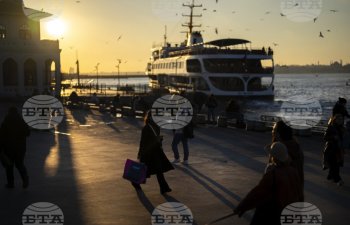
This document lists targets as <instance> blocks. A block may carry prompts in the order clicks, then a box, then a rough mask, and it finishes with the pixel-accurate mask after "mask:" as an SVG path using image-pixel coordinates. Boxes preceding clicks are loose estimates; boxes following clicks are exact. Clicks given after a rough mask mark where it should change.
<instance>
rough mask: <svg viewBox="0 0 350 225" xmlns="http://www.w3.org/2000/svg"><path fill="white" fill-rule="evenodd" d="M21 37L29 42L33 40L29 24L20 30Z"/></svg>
mask: <svg viewBox="0 0 350 225" xmlns="http://www.w3.org/2000/svg"><path fill="white" fill-rule="evenodd" d="M19 37H20V38H21V39H24V40H29V39H31V38H32V33H31V32H30V28H29V26H28V25H27V24H25V25H22V26H21V27H20V28H19Z"/></svg>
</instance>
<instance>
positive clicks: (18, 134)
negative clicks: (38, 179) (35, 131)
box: [0, 107, 30, 188]
mask: <svg viewBox="0 0 350 225" xmlns="http://www.w3.org/2000/svg"><path fill="white" fill-rule="evenodd" d="M29 134H30V130H29V128H28V126H27V124H26V123H25V122H24V120H23V119H22V117H21V115H20V114H19V113H18V111H17V108H16V107H10V108H9V111H8V114H7V115H6V117H5V119H4V121H3V122H2V124H1V127H0V136H1V139H2V145H3V146H2V147H3V151H4V154H5V155H6V156H7V158H8V160H9V162H8V163H7V165H5V168H6V175H7V185H6V187H7V188H13V187H14V174H13V169H14V166H16V168H17V170H18V172H19V173H20V175H21V177H22V180H23V187H24V188H27V187H28V185H29V178H28V174H27V169H26V167H25V165H24V157H25V153H26V138H27V136H29Z"/></svg>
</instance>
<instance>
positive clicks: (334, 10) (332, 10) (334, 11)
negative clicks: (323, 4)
mask: <svg viewBox="0 0 350 225" xmlns="http://www.w3.org/2000/svg"><path fill="white" fill-rule="evenodd" d="M329 11H331V12H333V13H336V12H339V11H338V10H336V9H331V10H329Z"/></svg>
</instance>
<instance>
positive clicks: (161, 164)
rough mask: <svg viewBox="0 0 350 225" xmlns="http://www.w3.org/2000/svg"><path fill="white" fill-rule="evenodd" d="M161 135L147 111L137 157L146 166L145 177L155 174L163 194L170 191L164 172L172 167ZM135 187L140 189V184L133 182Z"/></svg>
mask: <svg viewBox="0 0 350 225" xmlns="http://www.w3.org/2000/svg"><path fill="white" fill-rule="evenodd" d="M162 139H163V138H162V136H160V128H159V127H158V126H157V124H156V123H155V122H154V121H153V120H152V116H151V113H150V112H149V113H147V115H146V118H145V126H144V127H143V129H142V133H141V140H140V148H139V153H138V158H139V159H140V162H142V163H145V164H146V166H147V177H150V176H151V175H154V174H155V175H157V179H158V183H159V187H160V192H161V193H162V194H165V193H167V192H170V191H171V189H170V188H169V185H168V183H167V182H166V180H165V177H164V174H163V173H165V172H167V171H169V170H173V169H174V167H173V166H172V165H171V163H170V162H169V160H168V158H167V157H166V155H165V154H164V152H163V148H162ZM133 186H134V187H135V188H136V189H141V187H140V185H138V184H134V183H133Z"/></svg>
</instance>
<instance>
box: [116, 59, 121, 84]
mask: <svg viewBox="0 0 350 225" xmlns="http://www.w3.org/2000/svg"><path fill="white" fill-rule="evenodd" d="M117 63H118V64H117V65H116V66H115V67H117V68H118V88H119V87H120V77H119V66H120V64H121V63H122V60H121V59H117Z"/></svg>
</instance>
